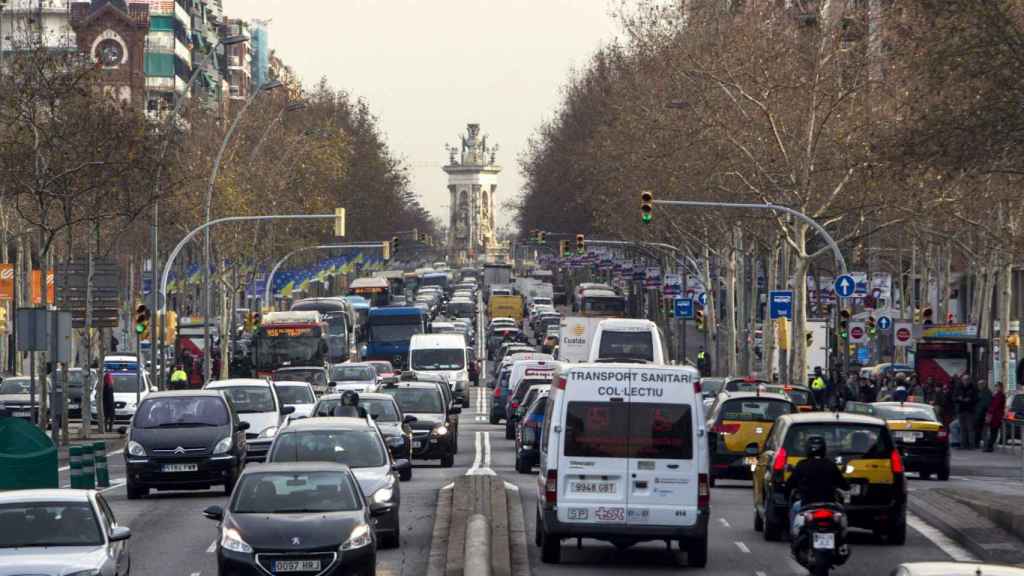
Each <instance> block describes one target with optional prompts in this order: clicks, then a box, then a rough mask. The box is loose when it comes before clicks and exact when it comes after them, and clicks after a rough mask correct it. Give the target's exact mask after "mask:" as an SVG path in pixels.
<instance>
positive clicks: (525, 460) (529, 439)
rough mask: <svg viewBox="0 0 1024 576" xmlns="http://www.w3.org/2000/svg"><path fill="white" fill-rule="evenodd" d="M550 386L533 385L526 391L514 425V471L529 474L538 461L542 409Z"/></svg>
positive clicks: (545, 405) (542, 423)
mask: <svg viewBox="0 0 1024 576" xmlns="http://www.w3.org/2000/svg"><path fill="white" fill-rule="evenodd" d="M550 388H551V387H550V386H533V387H532V388H531V389H530V391H529V392H528V393H527V400H528V401H529V400H530V399H531V397H532V399H533V400H532V401H531V402H529V404H527V408H526V409H525V410H524V411H523V415H522V416H521V417H520V418H519V424H518V426H517V427H516V452H515V454H516V472H519V473H521V474H529V473H530V472H532V471H533V467H534V466H537V465H538V464H539V463H540V446H541V439H542V438H541V437H542V435H543V431H544V410H545V408H547V405H548V392H549V390H550Z"/></svg>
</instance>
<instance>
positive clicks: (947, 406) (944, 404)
mask: <svg viewBox="0 0 1024 576" xmlns="http://www.w3.org/2000/svg"><path fill="white" fill-rule="evenodd" d="M956 384H957V379H956V377H955V376H953V377H951V378H950V379H949V381H947V382H943V383H942V384H940V385H939V386H940V387H941V388H940V390H941V392H940V396H939V398H938V400H937V402H938V406H939V407H940V409H941V413H942V423H943V424H944V425H945V426H946V428H949V426H950V424H951V423H952V422H953V419H954V418H956V403H955V402H954V401H953V391H954V389H955V388H956Z"/></svg>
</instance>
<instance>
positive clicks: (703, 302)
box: [697, 292, 708, 308]
mask: <svg viewBox="0 0 1024 576" xmlns="http://www.w3.org/2000/svg"><path fill="white" fill-rule="evenodd" d="M697 302H700V307H701V308H706V307H707V305H708V295H707V293H706V292H701V293H700V296H697Z"/></svg>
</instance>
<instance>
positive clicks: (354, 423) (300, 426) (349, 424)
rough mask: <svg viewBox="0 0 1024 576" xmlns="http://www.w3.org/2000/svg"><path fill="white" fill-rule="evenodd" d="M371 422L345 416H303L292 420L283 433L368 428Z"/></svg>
mask: <svg viewBox="0 0 1024 576" xmlns="http://www.w3.org/2000/svg"><path fill="white" fill-rule="evenodd" d="M370 426H371V424H370V423H369V422H367V421H366V419H365V418H353V417H345V416H319V417H317V418H301V419H299V420H292V421H291V422H289V423H288V427H287V428H283V429H282V430H281V433H282V434H284V433H286V432H292V431H302V430H367V429H369V428H370Z"/></svg>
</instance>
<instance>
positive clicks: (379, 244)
mask: <svg viewBox="0 0 1024 576" xmlns="http://www.w3.org/2000/svg"><path fill="white" fill-rule="evenodd" d="M384 244H385V243H384V242H349V243H346V244H320V245H318V246H303V247H301V248H296V249H295V250H292V251H291V252H289V253H287V254H285V255H284V256H283V257H281V259H280V260H278V261H277V263H275V264H274V267H273V268H271V269H270V274H269V275H267V286H266V289H265V290H264V291H263V302H264V303H265V305H269V304H270V292H271V286H273V285H274V275H275V274H277V271H278V270H279V269H280V268H281V265H283V264H284V263H285V261H286V260H288V259H289V258H291V257H292V256H294V255H296V254H298V253H299V252H306V251H309V250H336V249H337V250H340V249H343V248H383V247H384Z"/></svg>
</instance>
